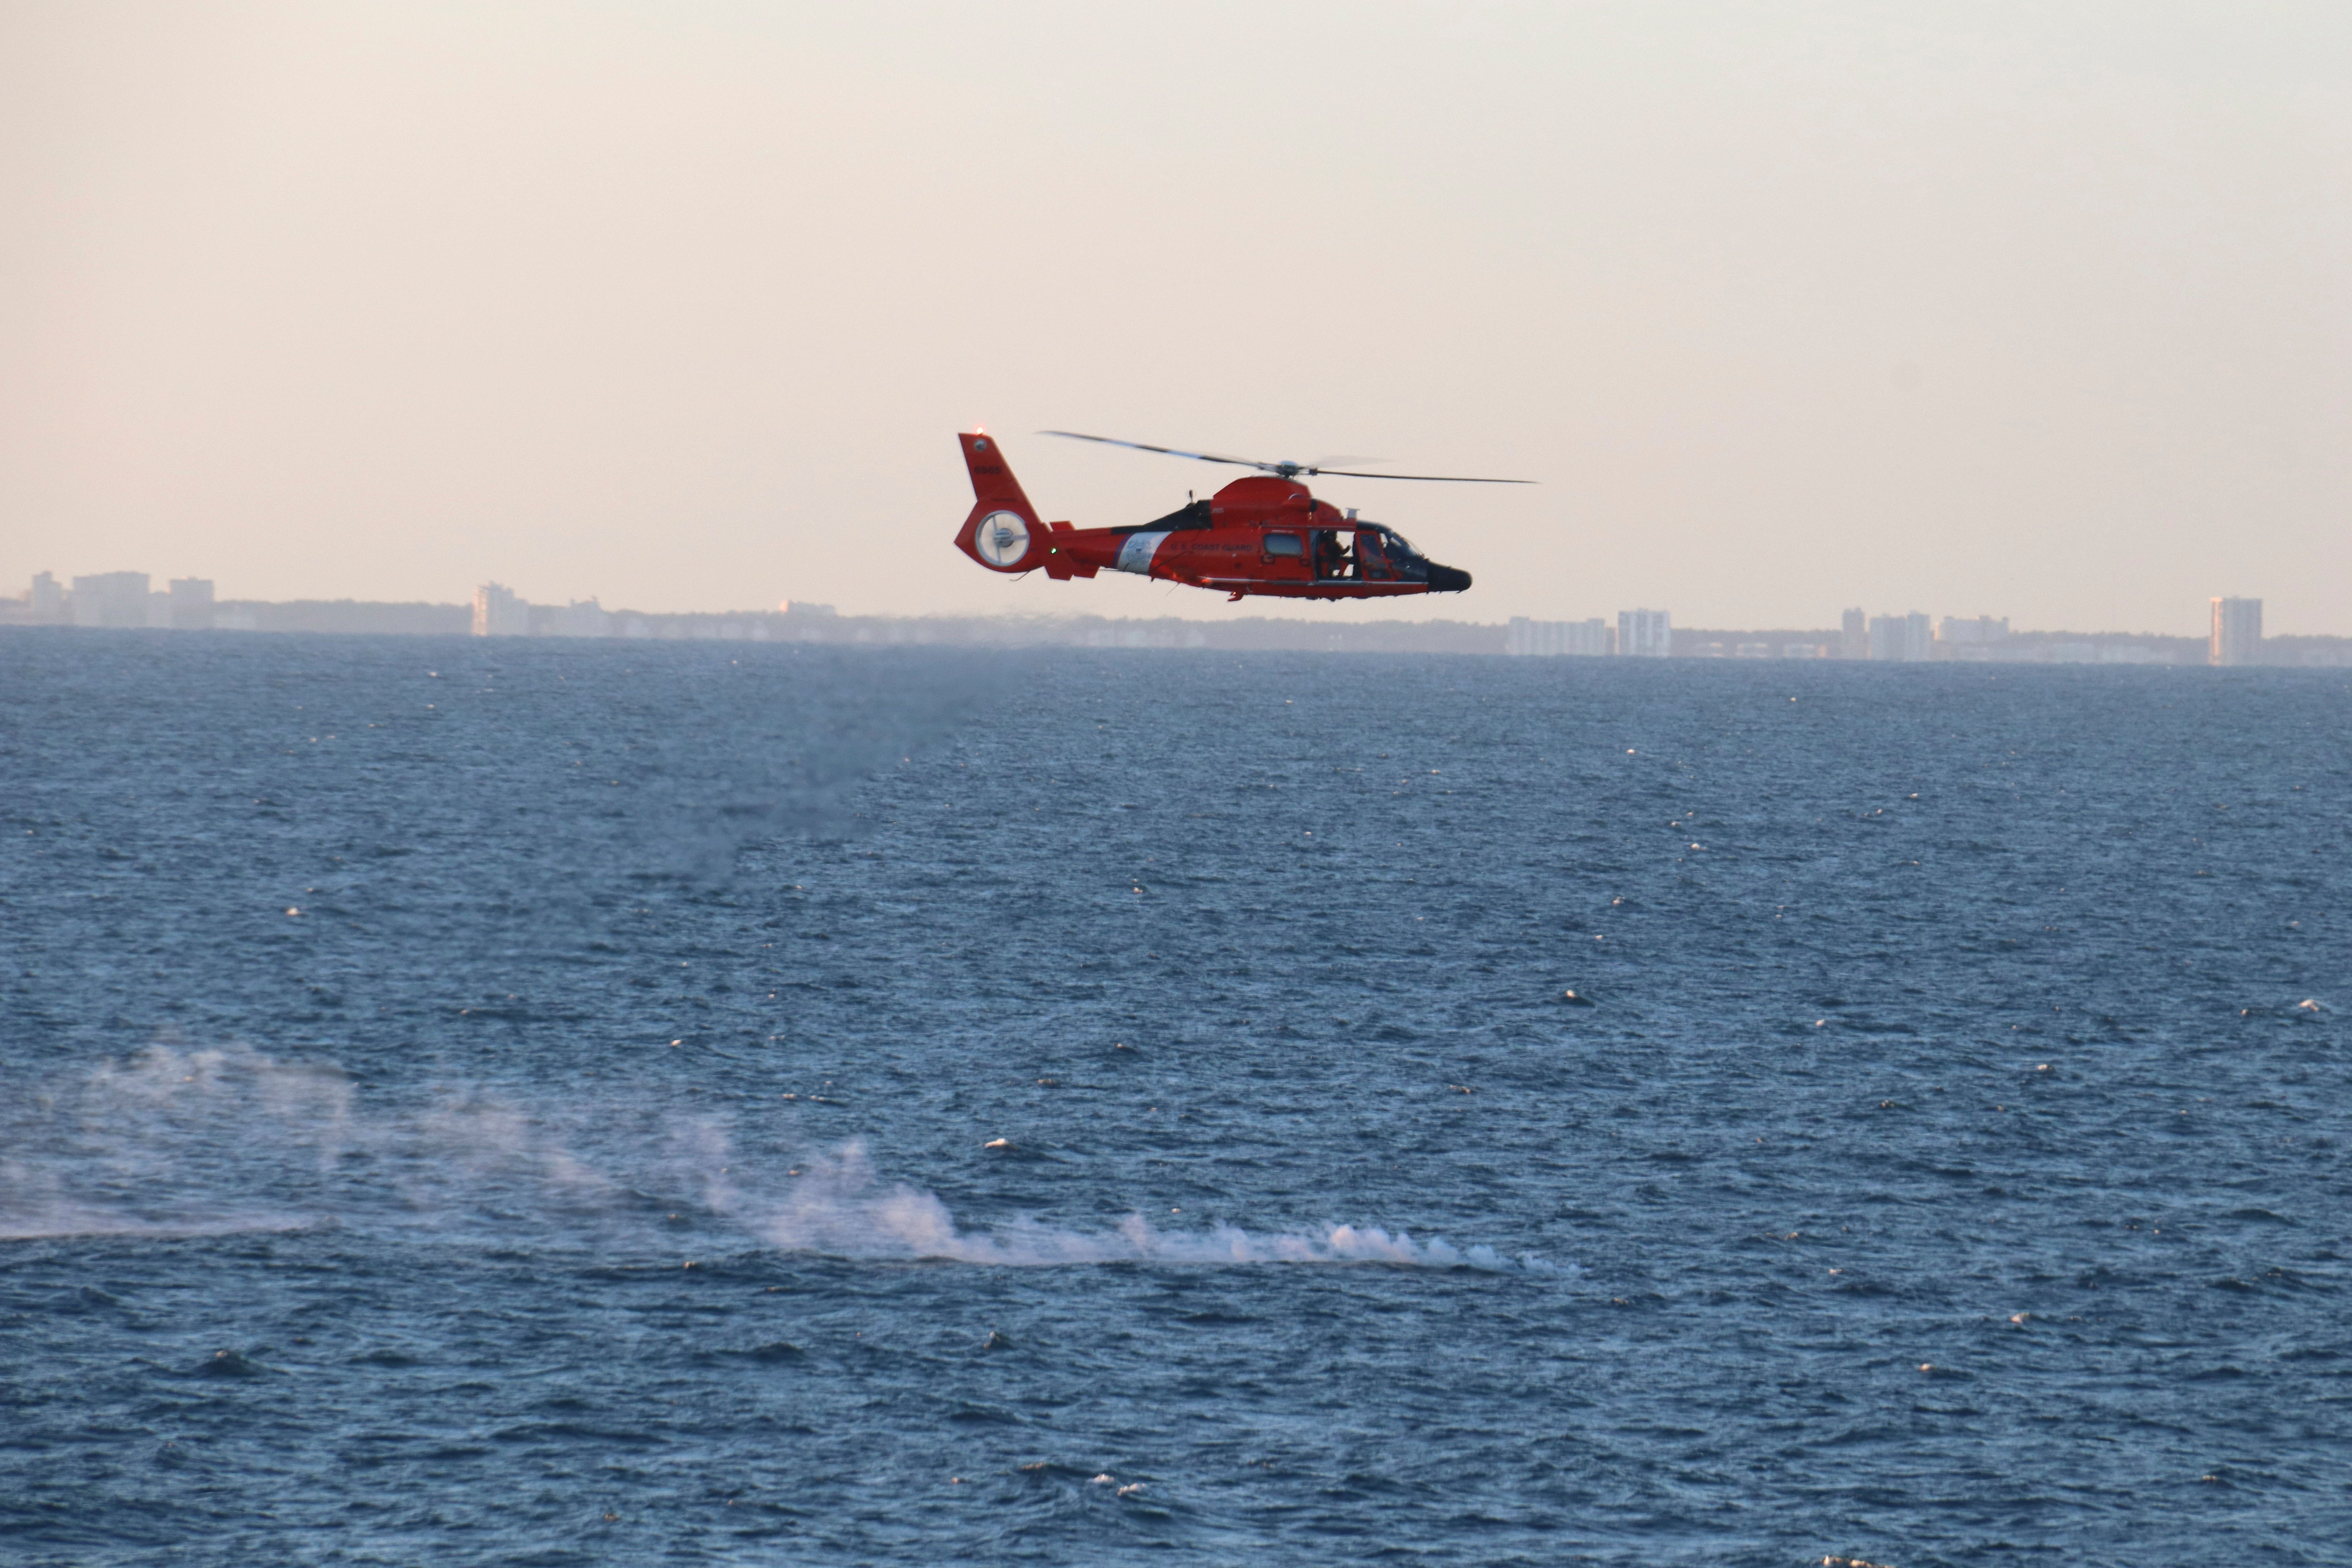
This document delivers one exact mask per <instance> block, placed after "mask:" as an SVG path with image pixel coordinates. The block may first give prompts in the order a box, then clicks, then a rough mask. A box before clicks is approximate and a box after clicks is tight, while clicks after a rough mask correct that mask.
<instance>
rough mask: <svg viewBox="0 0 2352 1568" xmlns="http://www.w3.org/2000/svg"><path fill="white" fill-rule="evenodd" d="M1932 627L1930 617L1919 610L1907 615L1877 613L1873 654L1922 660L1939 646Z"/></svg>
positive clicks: (1906, 661)
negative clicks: (1931, 635)
mask: <svg viewBox="0 0 2352 1568" xmlns="http://www.w3.org/2000/svg"><path fill="white" fill-rule="evenodd" d="M1929 631H1930V628H1929V626H1928V624H1927V616H1923V615H1920V614H1919V613H1918V612H1916V611H1914V612H1912V613H1911V614H1910V615H1907V616H1871V617H1870V657H1871V658H1874V659H1888V660H1893V661H1896V662H1899V663H1904V664H1916V663H1919V662H1920V661H1921V660H1923V659H1926V658H1928V657H1929V655H1930V654H1931V652H1932V651H1933V649H1934V647H1935V643H1934V639H1933V638H1932V637H1930V635H1929Z"/></svg>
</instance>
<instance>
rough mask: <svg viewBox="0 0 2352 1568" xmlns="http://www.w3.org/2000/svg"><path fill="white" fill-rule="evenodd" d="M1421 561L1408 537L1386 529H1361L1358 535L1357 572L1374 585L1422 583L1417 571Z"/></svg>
mask: <svg viewBox="0 0 2352 1568" xmlns="http://www.w3.org/2000/svg"><path fill="white" fill-rule="evenodd" d="M1420 564H1421V557H1420V556H1419V555H1418V554H1416V553H1415V552H1414V551H1413V548H1412V545H1410V544H1408V543H1406V542H1405V538H1404V535H1402V534H1401V533H1395V532H1391V531H1389V530H1388V529H1385V528H1360V529H1358V530H1357V531H1356V570H1357V572H1358V574H1360V576H1362V577H1363V578H1364V580H1365V581H1367V582H1370V583H1396V582H1403V581H1416V582H1417V581H1419V580H1420V579H1419V574H1418V573H1416V572H1415V571H1414V570H1413V569H1414V568H1415V567H1417V566H1419V565H1420Z"/></svg>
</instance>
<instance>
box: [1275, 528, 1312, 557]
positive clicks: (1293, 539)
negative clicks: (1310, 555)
mask: <svg viewBox="0 0 2352 1568" xmlns="http://www.w3.org/2000/svg"><path fill="white" fill-rule="evenodd" d="M1265 552H1266V554H1267V555H1269V556H1271V557H1274V558H1275V559H1277V560H1281V559H1288V560H1292V561H1296V560H1298V559H1299V558H1301V557H1302V556H1304V555H1305V554H1306V553H1307V546H1306V545H1305V544H1303V543H1301V542H1299V538H1298V535H1297V534H1295V533H1269V534H1267V535H1266V536H1265Z"/></svg>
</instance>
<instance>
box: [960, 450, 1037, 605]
mask: <svg viewBox="0 0 2352 1568" xmlns="http://www.w3.org/2000/svg"><path fill="white" fill-rule="evenodd" d="M956 439H957V440H958V441H959V442H961V444H962V446H963V462H964V467H965V468H969V469H970V470H971V493H972V509H971V514H970V515H969V516H967V517H966V518H965V519H964V520H963V527H962V529H961V531H958V533H957V534H956V541H955V542H956V548H957V549H958V550H961V551H962V552H964V553H965V554H966V555H969V556H971V558H972V559H973V560H974V561H977V562H979V563H981V564H982V566H985V567H987V568H988V569H989V570H990V571H992V572H1028V571H1034V569H1035V568H1037V567H1038V566H1041V565H1044V564H1045V561H1046V558H1047V557H1048V556H1050V555H1052V554H1053V550H1052V548H1051V547H1050V546H1049V545H1047V544H1046V542H1045V535H1046V533H1047V532H1048V530H1047V529H1046V527H1045V524H1044V523H1043V522H1041V521H1038V518H1037V509H1036V508H1035V507H1033V506H1031V505H1030V504H1029V498H1028V497H1027V496H1026V495H1024V494H1023V493H1022V490H1021V481H1020V480H1019V479H1014V478H1013V468H1012V465H1011V464H1009V463H1007V462H1006V461H1005V460H1004V453H1003V450H1002V449H1000V448H999V447H998V446H997V444H996V437H993V436H989V435H984V434H982V433H981V432H979V431H976V430H975V431H971V432H968V433H966V434H963V435H960V436H958V437H956ZM1053 575H1055V576H1059V575H1061V574H1058V573H1055V574H1053Z"/></svg>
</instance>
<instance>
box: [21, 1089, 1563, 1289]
mask: <svg viewBox="0 0 2352 1568" xmlns="http://www.w3.org/2000/svg"><path fill="white" fill-rule="evenodd" d="M0 1131H5V1133H6V1135H7V1140H6V1146H7V1147H8V1150H9V1152H8V1154H7V1156H6V1158H5V1160H0V1238H7V1239H26V1238H32V1237H50V1236H90V1235H107V1234H128V1235H155V1236H163V1235H180V1236H188V1235H210V1234H231V1233H236V1232H238V1231H284V1230H289V1229H298V1228H301V1227H303V1226H314V1225H323V1224H333V1225H340V1226H356V1227H360V1228H362V1229H370V1230H382V1231H398V1232H401V1233H405V1234H416V1233H425V1234H440V1235H446V1236H450V1237H458V1236H469V1237H485V1238H495V1239H499V1240H501V1241H523V1240H529V1241H530V1242H533V1243H535V1244H537V1245H542V1246H555V1247H565V1246H591V1247H612V1246H620V1247H625V1248H631V1249H645V1248H650V1247H658V1246H660V1245H662V1241H661V1240H660V1239H659V1238H660V1237H663V1236H664V1235H665V1232H664V1231H663V1230H662V1229H659V1228H656V1227H660V1226H667V1227H674V1226H677V1225H678V1224H681V1223H684V1224H689V1225H693V1226H717V1227H719V1228H721V1229H726V1230H732V1231H734V1232H736V1233H737V1234H739V1235H741V1236H743V1237H749V1238H751V1239H755V1240H757V1241H759V1242H761V1243H763V1244H765V1245H767V1246H771V1247H780V1248H784V1249H788V1250H792V1251H799V1252H811V1253H818V1254H823V1255H826V1256H831V1257H837V1258H852V1259H860V1258H863V1259H876V1260H881V1259H940V1260H949V1261H954V1262H960V1263H969V1264H980V1265H990V1266H1001V1267H1014V1268H1042V1267H1054V1266H1074V1265H1087V1264H1100V1263H1124V1262H1150V1263H1164V1264H1184V1265H1195V1266H1233V1265H1255V1264H1274V1263H1305V1264H1338V1263H1367V1264H1390V1265H1396V1266H1402V1267H1411V1268H1482V1269H1506V1268H1510V1269H1524V1270H1528V1271H1535V1272H1557V1271H1558V1268H1557V1266H1555V1265H1552V1264H1549V1263H1547V1262H1546V1261H1544V1260H1543V1259H1541V1258H1536V1257H1534V1256H1532V1255H1528V1256H1521V1257H1517V1258H1511V1257H1506V1256H1505V1255H1504V1254H1502V1253H1500V1252H1498V1251H1496V1249H1494V1248H1493V1247H1486V1246H1470V1247H1456V1246H1454V1245H1452V1244H1450V1243H1448V1242H1446V1241H1444V1240H1442V1239H1439V1238H1436V1237H1429V1238H1427V1239H1423V1238H1419V1237H1414V1236H1412V1235H1411V1234H1410V1233H1408V1232H1406V1231H1403V1230H1391V1229H1389V1228H1387V1227H1384V1226H1377V1225H1355V1224H1341V1223H1331V1224H1326V1225H1322V1226H1316V1227H1314V1228H1311V1229H1291V1230H1280V1231H1254V1230H1250V1229H1246V1228H1244V1227H1243V1226H1236V1225H1232V1224H1223V1223H1221V1224H1217V1225H1214V1226H1209V1227H1207V1228H1205V1229H1185V1230H1173V1229H1163V1228H1161V1227H1160V1226H1155V1225H1153V1224H1152V1223H1151V1222H1150V1220H1148V1219H1146V1218H1145V1217H1144V1216H1143V1215H1141V1214H1130V1215H1128V1216H1127V1217H1126V1218H1124V1219H1123V1220H1120V1221H1119V1222H1118V1223H1117V1224H1116V1225H1115V1226H1108V1227H1105V1228H1096V1229H1079V1228H1073V1227H1069V1226H1060V1225H1055V1224H1051V1223H1048V1222H1045V1221H1042V1220H1039V1219H1036V1218H1034V1217H1030V1216H1020V1217H1015V1218H1013V1219H1010V1220H1006V1221H1003V1222H1002V1223H999V1224H996V1225H993V1226H989V1227H986V1228H971V1227H967V1226H964V1225H961V1224H960V1223H959V1222H958V1221H957V1219H956V1217H955V1215H954V1214H953V1213H952V1212H950V1209H949V1207H948V1205H947V1204H946V1202H945V1201H944V1200H943V1199H942V1198H940V1195H939V1194H936V1193H934V1192H931V1191H929V1190H928V1189H925V1188H923V1187H919V1186H917V1185H914V1184H909V1183H907V1182H903V1181H887V1180H885V1179H884V1178H883V1177H882V1176H881V1175H880V1174H879V1173H877V1170H876V1168H875V1164H874V1161H873V1158H872V1155H871V1153H870V1152H869V1151H868V1149H867V1146H866V1142H865V1141H864V1140H863V1139H857V1138H852V1139H849V1140H846V1141H845V1142H840V1143H838V1144H836V1145H834V1146H832V1147H830V1148H821V1149H819V1150H816V1151H814V1152H804V1153H802V1154H801V1155H799V1156H798V1157H797V1158H796V1159H795V1160H793V1162H792V1163H790V1164H789V1165H786V1164H783V1163H781V1162H780V1160H779V1158H778V1157H777V1156H775V1155H773V1154H758V1155H754V1154H748V1153H746V1152H743V1151H741V1150H740V1149H739V1148H737V1147H736V1145H735V1142H734V1140H733V1137H732V1130H731V1128H730V1125H729V1124H728V1123H727V1122H726V1121H723V1120H719V1119H714V1118H708V1117H680V1116H658V1117H652V1118H647V1117H645V1116H643V1115H642V1114H638V1113H635V1112H633V1111H632V1110H629V1109H626V1108H624V1107H620V1106H613V1105H601V1104H596V1103H593V1102H591V1103H583V1102H582V1101H581V1100H578V1099H577V1098H572V1099H568V1100H564V1101H563V1102H562V1104H561V1105H560V1107H555V1108H551V1109H548V1110H535V1109H533V1108H531V1107H530V1106H528V1105H524V1104H519V1103H516V1102H515V1101H514V1100H511V1099H509V1098H507V1097H505V1096H503V1095H500V1094H497V1093H493V1092H491V1091H489V1090H487V1089H480V1088H473V1087H448V1086H445V1087H444V1088H443V1089H441V1090H440V1091H439V1092H438V1093H437V1094H436V1096H435V1097H434V1098H433V1099H431V1100H428V1101H426V1102H425V1103H424V1104H422V1105H418V1106H414V1107H410V1108H407V1109H404V1110H385V1111H375V1112H372V1111H371V1110H370V1108H368V1107H367V1106H366V1105H365V1104H363V1103H362V1099H361V1096H360V1094H359V1089H358V1085H357V1084H356V1083H355V1082H354V1081H353V1079H352V1078H351V1076H350V1075H349V1074H347V1073H345V1072H344V1071H343V1070H342V1069H341V1068H340V1067H338V1066H336V1065H335V1064H333V1063H331V1062H306V1061H296V1060H285V1059H281V1058H275V1057H272V1056H270V1055H268V1053H265V1052H262V1051H257V1050H254V1049H251V1048H249V1047H236V1048H225V1049H205V1050H182V1049H179V1048H177V1047H172V1046H164V1045H158V1046H152V1047H148V1048H147V1049H145V1050H143V1051H141V1052H138V1053H136V1054H134V1055H133V1056H131V1057H130V1058H127V1059H124V1060H122V1061H119V1062H118V1061H106V1062H101V1063H100V1064H98V1065H97V1066H96V1067H94V1068H89V1069H87V1070H86V1071H85V1072H83V1073H82V1074H81V1075H80V1076H79V1078H78V1079H74V1080H71V1081H68V1083H66V1084H64V1085H62V1086H59V1087H57V1088H54V1089H50V1090H48V1091H47V1092H44V1093H41V1094H37V1095H34V1096H31V1097H28V1098H27V1099H26V1100H24V1101H22V1102H20V1103H19V1104H18V1105H17V1106H16V1109H15V1110H14V1111H13V1113H11V1114H9V1115H8V1117H7V1119H6V1121H5V1125H4V1126H0ZM668 1234H675V1233H674V1230H671V1231H669V1232H668Z"/></svg>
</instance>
